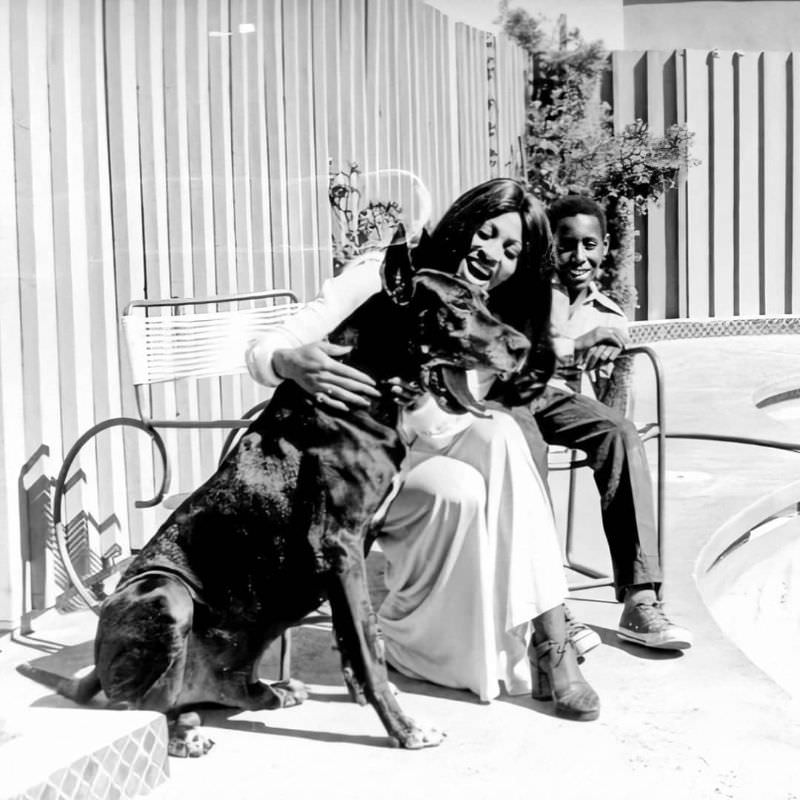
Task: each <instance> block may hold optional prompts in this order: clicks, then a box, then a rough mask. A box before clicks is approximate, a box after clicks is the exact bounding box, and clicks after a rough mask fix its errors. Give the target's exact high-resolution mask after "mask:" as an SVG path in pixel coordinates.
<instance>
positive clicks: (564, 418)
mask: <svg viewBox="0 0 800 800" xmlns="http://www.w3.org/2000/svg"><path fill="white" fill-rule="evenodd" d="M515 416H516V415H515ZM533 416H534V418H535V420H536V423H537V424H538V426H539V428H540V430H541V433H542V436H543V437H544V440H545V442H547V443H548V444H556V445H559V446H561V447H568V448H572V449H575V450H582V451H583V452H584V453H586V455H587V457H588V461H589V466H591V468H592V470H593V472H594V480H595V483H596V484H597V490H598V492H599V493H600V501H601V510H602V517H603V529H604V531H605V535H606V539H607V540H608V547H609V550H610V551H611V561H612V564H613V566H614V583H615V586H616V592H617V599H618V600H622V599H623V598H624V594H625V588H626V587H627V586H632V585H635V584H642V583H652V584H655V588H656V591H658V589H659V587H660V585H661V563H660V560H659V557H658V534H657V531H656V524H655V515H654V513H653V489H652V484H651V481H650V470H649V468H648V465H647V456H646V454H645V451H644V446H643V445H642V442H641V440H640V438H639V434H638V433H637V432H636V428H635V427H634V425H633V424H632V423H631V422H630V421H629V420H627V419H625V417H623V416H622V415H621V414H620V413H619V412H618V411H616V410H614V409H612V408H609V407H608V406H606V405H604V404H603V403H601V402H599V401H598V400H594V399H592V398H590V397H586V396H585V395H581V394H570V393H569V392H564V391H562V390H560V389H555V388H552V387H547V388H546V389H545V391H544V394H543V396H542V397H541V398H539V399H538V400H537V401H536V405H535V410H534V414H533ZM526 438H528V440H529V443H530V442H531V439H532V434H531V432H530V430H528V431H526Z"/></svg>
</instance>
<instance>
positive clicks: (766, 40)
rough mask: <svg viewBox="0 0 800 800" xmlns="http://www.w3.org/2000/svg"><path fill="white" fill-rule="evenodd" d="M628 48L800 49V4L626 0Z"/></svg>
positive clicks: (764, 0) (747, 0)
mask: <svg viewBox="0 0 800 800" xmlns="http://www.w3.org/2000/svg"><path fill="white" fill-rule="evenodd" d="M625 48H626V49H629V50H673V49H680V48H694V49H697V50H715V49H719V50H745V51H759V50H781V51H789V50H798V49H800V2H793V1H792V2H787V0H691V1H690V2H687V0H675V1H674V2H662V0H658V2H653V1H652V0H650V2H648V0H626V2H625Z"/></svg>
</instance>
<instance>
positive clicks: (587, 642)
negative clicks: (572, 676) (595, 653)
mask: <svg viewBox="0 0 800 800" xmlns="http://www.w3.org/2000/svg"><path fill="white" fill-rule="evenodd" d="M564 617H565V618H566V620H567V636H568V637H569V640H570V641H571V642H572V646H573V647H574V648H575V652H576V653H577V654H578V658H579V659H580V660H581V661H582V660H583V659H584V658H585V657H586V654H587V653H588V652H589V651H590V650H594V648H595V647H597V646H598V645H600V644H601V639H600V635H599V634H598V633H597V631H594V630H592V629H591V628H590V627H589V626H588V625H586V624H585V623H583V622H579V621H578V620H577V619H575V617H574V616H573V615H572V612H571V611H570V610H569V609H568V608H567V606H566V604H565V605H564Z"/></svg>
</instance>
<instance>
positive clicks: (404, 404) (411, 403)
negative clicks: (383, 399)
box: [386, 378, 425, 411]
mask: <svg viewBox="0 0 800 800" xmlns="http://www.w3.org/2000/svg"><path fill="white" fill-rule="evenodd" d="M386 383H387V384H388V385H389V391H390V392H391V393H392V398H393V399H394V401H395V403H397V405H399V406H400V408H403V409H405V410H406V411H413V410H414V409H415V408H416V407H417V405H419V402H420V400H421V399H422V397H423V395H424V394H425V391H424V390H423V389H422V388H421V387H420V385H419V384H418V383H416V382H411V383H408V382H407V381H404V380H403V379H402V378H389V380H388V381H386Z"/></svg>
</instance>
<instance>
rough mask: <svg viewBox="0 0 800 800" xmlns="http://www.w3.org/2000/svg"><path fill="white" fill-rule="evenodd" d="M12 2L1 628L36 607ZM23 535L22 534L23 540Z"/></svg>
mask: <svg viewBox="0 0 800 800" xmlns="http://www.w3.org/2000/svg"><path fill="white" fill-rule="evenodd" d="M11 5H12V0H0V53H5V54H7V55H6V56H4V57H3V58H2V59H0V263H2V264H3V268H2V269H0V374H2V376H3V379H2V380H1V381H0V531H2V532H1V533H0V626H2V627H4V628H7V629H8V628H13V627H16V626H17V625H18V623H19V616H20V615H21V614H22V612H23V611H27V610H28V609H29V608H30V597H29V596H28V597H26V596H25V595H26V593H29V590H30V584H29V572H28V566H27V563H26V562H28V561H29V560H30V558H31V553H30V551H29V548H28V547H27V546H23V545H22V542H21V540H22V539H23V537H24V538H25V539H27V535H28V531H26V530H23V528H22V522H23V516H22V515H21V514H20V502H19V500H20V498H19V490H18V480H19V471H20V465H21V464H23V463H25V460H26V458H25V431H24V428H23V426H22V425H21V424H20V422H21V421H22V420H23V418H24V407H23V369H22V317H21V309H20V274H19V271H18V270H19V267H18V263H19V262H18V258H17V256H18V250H17V248H18V242H17V222H16V221H17V214H18V208H17V200H16V196H15V188H16V185H17V175H16V171H17V170H16V166H15V153H14V120H15V115H16V113H17V109H15V108H13V106H12V94H11V90H12V74H11V70H10V67H11V65H12V59H11V52H12V46H11V42H12V41H13V39H14V37H16V36H18V35H19V29H18V24H19V21H20V20H19V19H18V18H16V19H15V20H14V22H15V24H13V25H12V8H11ZM20 534H22V536H20Z"/></svg>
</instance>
